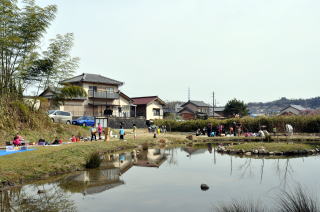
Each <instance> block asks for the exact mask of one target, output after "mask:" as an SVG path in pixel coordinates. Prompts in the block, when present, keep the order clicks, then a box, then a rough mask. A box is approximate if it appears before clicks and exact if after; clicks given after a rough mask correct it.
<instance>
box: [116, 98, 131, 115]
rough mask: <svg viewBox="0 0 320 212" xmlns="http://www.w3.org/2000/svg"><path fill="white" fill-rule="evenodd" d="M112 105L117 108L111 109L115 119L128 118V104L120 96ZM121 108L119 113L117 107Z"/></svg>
mask: <svg viewBox="0 0 320 212" xmlns="http://www.w3.org/2000/svg"><path fill="white" fill-rule="evenodd" d="M113 104H114V105H118V106H117V107H114V108H113V114H114V115H115V116H117V117H130V102H129V101H128V100H127V99H125V98H123V97H122V96H121V95H120V97H119V99H115V100H114V101H113ZM119 106H120V107H121V109H122V111H121V113H119V109H118V107H119Z"/></svg>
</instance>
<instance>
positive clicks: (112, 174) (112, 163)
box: [60, 153, 134, 194]
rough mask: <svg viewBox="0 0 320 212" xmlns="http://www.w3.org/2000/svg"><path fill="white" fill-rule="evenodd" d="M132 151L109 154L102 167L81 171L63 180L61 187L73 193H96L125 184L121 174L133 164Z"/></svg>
mask: <svg viewBox="0 0 320 212" xmlns="http://www.w3.org/2000/svg"><path fill="white" fill-rule="evenodd" d="M133 162H134V158H133V155H132V154H131V153H123V154H114V155H110V156H108V158H107V160H106V161H104V162H103V164H102V165H101V168H100V169H93V170H87V171H82V172H79V173H78V174H76V175H72V176H69V177H67V178H65V179H64V180H62V181H61V183H60V187H61V188H63V189H64V190H68V191H70V192H73V193H83V194H95V193H100V192H103V191H106V190H109V189H112V188H115V187H117V186H119V185H122V184H124V182H123V181H122V180H121V179H120V176H121V175H122V174H123V173H125V172H126V171H127V170H129V169H130V168H131V167H132V166H133Z"/></svg>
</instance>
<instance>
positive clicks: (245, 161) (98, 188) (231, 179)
mask: <svg viewBox="0 0 320 212" xmlns="http://www.w3.org/2000/svg"><path fill="white" fill-rule="evenodd" d="M316 159H317V157H307V158H292V157H291V158H286V157H283V158H280V157H276V158H270V157H256V156H252V157H244V156H231V155H226V154H220V153H217V152H216V151H215V148H214V146H212V145H211V144H208V145H206V146H201V147H184V148H176V149H168V150H165V149H148V150H145V151H132V152H127V153H121V154H111V155H106V156H105V159H104V161H103V163H102V165H101V167H100V168H99V169H95V170H86V171H81V172H76V173H73V174H71V175H68V176H63V177H61V179H59V180H57V179H55V180H53V181H51V182H46V183H45V184H43V185H41V183H39V184H37V185H28V186H24V187H23V188H22V189H18V188H16V189H12V190H9V191H3V192H0V211H1V212H2V211H76V210H77V211H78V210H80V211H87V210H88V208H86V205H87V204H88V205H90V207H93V208H95V207H98V206H99V205H101V204H102V202H104V203H105V204H108V206H110V210H109V211H118V210H119V211H130V206H131V207H137V210H132V211H150V210H151V208H152V210H153V211H179V209H177V208H181V210H182V209H183V211H199V210H200V209H199V208H201V210H203V211H208V210H204V209H203V208H202V207H200V206H203V204H207V205H208V207H209V206H210V205H212V204H213V203H212V202H214V201H218V200H225V199H230V197H231V198H240V197H242V196H243V194H244V193H249V194H254V195H255V196H254V198H255V197H256V196H259V195H260V196H261V195H262V196H263V195H264V194H265V193H266V192H268V191H269V190H270V189H273V188H279V187H280V188H284V189H285V188H286V187H287V186H288V185H289V184H290V183H291V182H306V183H309V181H310V183H312V182H313V183H314V182H315V181H316V182H317V179H315V178H312V176H314V175H310V174H307V171H308V170H309V171H310V170H312V171H313V170H314V171H315V169H314V167H315V165H316V164H317V163H318V161H316ZM318 174H320V173H318ZM142 179H143V180H142ZM203 182H205V183H207V182H208V184H209V185H210V188H213V189H210V190H209V191H208V192H206V193H197V192H198V191H199V192H200V189H199V185H200V184H201V183H203ZM125 184H126V186H123V185H125ZM211 185H212V186H211ZM38 190H43V191H45V192H44V193H41V192H40V193H38V192H37V191H38ZM111 191H112V195H108V194H110V192H111ZM155 191H157V192H155ZM79 194H80V195H79ZM96 194H99V195H96ZM87 195H88V196H90V198H84V196H87ZM180 196H181V197H183V198H182V199H179V200H176V201H174V204H173V203H172V204H169V203H168V202H170V200H172V199H174V198H176V199H177V198H180ZM79 197H81V199H80V198H79ZM145 197H148V198H145ZM99 198H100V199H99ZM139 198H140V199H139ZM123 199H126V204H122V202H123ZM186 199H193V201H186ZM164 202H166V203H168V204H163V203H164ZM139 204H140V207H138V206H139ZM184 204H187V205H188V206H186V207H184ZM126 205H128V206H126ZM75 206H76V207H75ZM147 206H150V207H149V208H148V207H147ZM156 206H161V207H156ZM182 206H183V207H182ZM162 207H164V208H162ZM174 207H177V208H174ZM145 208H146V209H145ZM157 208H159V210H157ZM160 208H162V210H160ZM112 209H113V210H112ZM120 209H121V210H120ZM134 209H136V208H134ZM201 210H200V211H201ZM93 211H103V210H102V209H100V210H98V209H97V210H93Z"/></svg>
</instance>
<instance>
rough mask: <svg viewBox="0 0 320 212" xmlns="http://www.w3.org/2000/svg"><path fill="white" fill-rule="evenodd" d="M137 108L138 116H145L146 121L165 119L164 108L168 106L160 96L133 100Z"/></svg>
mask: <svg viewBox="0 0 320 212" xmlns="http://www.w3.org/2000/svg"><path fill="white" fill-rule="evenodd" d="M131 99H132V100H133V104H134V105H135V106H136V109H135V110H136V111H135V113H136V116H143V117H145V118H146V120H151V119H163V107H164V106H165V105H166V104H165V102H164V101H162V100H161V99H160V98H159V97H158V96H145V97H134V98H131Z"/></svg>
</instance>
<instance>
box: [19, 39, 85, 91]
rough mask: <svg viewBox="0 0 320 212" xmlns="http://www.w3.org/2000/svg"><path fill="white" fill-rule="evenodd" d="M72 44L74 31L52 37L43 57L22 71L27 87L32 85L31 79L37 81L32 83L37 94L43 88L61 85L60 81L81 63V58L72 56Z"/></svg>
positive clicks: (67, 76) (69, 75)
mask: <svg viewBox="0 0 320 212" xmlns="http://www.w3.org/2000/svg"><path fill="white" fill-rule="evenodd" d="M72 46H73V34H72V33H67V34H65V35H57V36H56V38H55V39H51V43H50V45H49V47H48V49H47V50H46V51H44V52H42V55H41V58H40V59H34V60H33V62H32V63H31V64H32V65H31V66H30V68H29V69H27V70H25V72H23V73H22V78H23V81H24V83H25V87H28V86H29V85H30V81H33V82H35V83H33V84H32V85H33V87H37V91H36V94H35V95H36V96H37V95H38V94H39V91H40V90H41V89H42V90H43V89H46V88H48V87H53V88H56V87H59V82H60V81H62V80H64V79H66V78H69V77H71V75H72V74H73V73H74V71H75V69H76V68H78V64H79V58H77V57H74V58H73V57H71V56H70V52H71V49H72ZM34 57H36V56H34Z"/></svg>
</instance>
